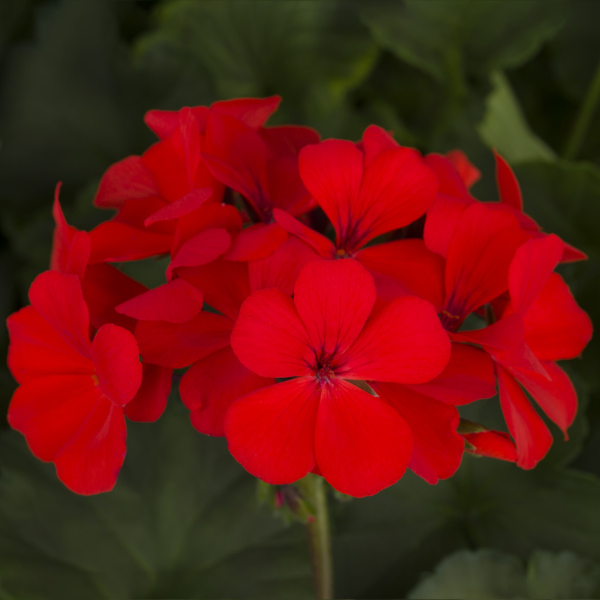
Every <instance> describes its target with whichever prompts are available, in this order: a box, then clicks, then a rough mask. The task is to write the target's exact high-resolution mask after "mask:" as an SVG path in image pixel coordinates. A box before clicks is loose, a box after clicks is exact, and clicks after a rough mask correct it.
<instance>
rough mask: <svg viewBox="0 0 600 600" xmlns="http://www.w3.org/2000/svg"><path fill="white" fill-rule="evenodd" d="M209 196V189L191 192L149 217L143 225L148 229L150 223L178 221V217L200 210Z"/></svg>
mask: <svg viewBox="0 0 600 600" xmlns="http://www.w3.org/2000/svg"><path fill="white" fill-rule="evenodd" d="M211 195H212V190H211V189H210V188H201V189H196V190H192V191H191V192H189V193H188V194H186V195H185V196H182V197H181V198H179V200H176V201H175V202H173V203H171V204H168V205H167V206H165V207H164V208H162V209H160V210H158V211H156V212H155V213H153V214H152V215H150V216H149V217H148V218H147V219H146V220H145V221H144V225H145V226H146V227H148V226H149V225H152V223H156V222H158V221H168V220H170V219H178V218H179V217H183V216H185V215H188V214H189V213H191V212H192V211H194V210H196V209H197V208H200V207H201V206H202V205H203V204H204V203H205V202H206V201H207V200H208V199H209V198H210V197H211Z"/></svg>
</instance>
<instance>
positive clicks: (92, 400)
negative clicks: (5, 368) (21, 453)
mask: <svg viewBox="0 0 600 600" xmlns="http://www.w3.org/2000/svg"><path fill="white" fill-rule="evenodd" d="M101 398H102V394H101V393H100V390H99V389H98V387H97V386H96V385H94V382H93V379H92V377H91V376H90V375H56V376H51V377H41V378H39V379H34V380H31V381H28V382H27V383H25V384H24V385H21V386H20V387H18V388H17V390H16V391H15V393H14V395H13V397H12V400H11V403H10V406H9V409H8V417H7V418H8V422H9V424H10V426H11V427H12V428H13V429H16V430H17V431H20V432H21V433H22V434H23V435H24V436H25V438H26V439H27V444H28V445H29V448H30V449H31V452H33V454H34V455H35V456H37V458H40V459H41V460H45V461H51V460H53V459H54V457H55V456H56V453H57V452H58V451H59V450H60V449H61V448H62V447H63V446H65V444H67V443H68V442H69V440H70V439H71V438H72V437H73V436H74V435H75V434H76V433H77V432H78V431H79V429H81V427H82V426H83V424H84V423H85V421H86V419H87V418H88V417H89V415H90V414H91V413H92V411H93V410H94V407H95V406H96V404H98V402H101V401H102V399H101Z"/></svg>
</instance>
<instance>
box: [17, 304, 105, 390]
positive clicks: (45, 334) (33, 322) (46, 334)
mask: <svg viewBox="0 0 600 600" xmlns="http://www.w3.org/2000/svg"><path fill="white" fill-rule="evenodd" d="M6 323H7V326H8V332H9V334H10V345H9V347H8V366H9V368H10V370H11V373H12V374H13V376H14V378H15V379H16V380H17V381H18V382H19V383H25V382H26V381H30V380H32V379H37V378H38V377H44V376H48V375H77V374H84V373H85V374H88V375H92V374H93V373H94V364H93V363H92V361H91V360H90V359H89V358H87V357H85V356H83V355H82V354H80V353H79V352H78V351H76V350H74V349H73V347H72V346H70V345H69V344H68V343H67V342H66V341H65V340H64V339H63V338H62V337H61V336H60V334H59V333H58V332H57V331H56V330H55V329H53V328H52V327H51V326H50V325H49V324H48V323H47V322H46V321H45V320H44V319H43V318H42V317H41V316H40V315H39V314H38V313H37V312H36V310H35V309H34V308H33V307H32V306H26V307H25V308H22V309H21V310H20V311H18V312H16V313H14V314H12V315H11V316H10V317H8V319H7V322H6Z"/></svg>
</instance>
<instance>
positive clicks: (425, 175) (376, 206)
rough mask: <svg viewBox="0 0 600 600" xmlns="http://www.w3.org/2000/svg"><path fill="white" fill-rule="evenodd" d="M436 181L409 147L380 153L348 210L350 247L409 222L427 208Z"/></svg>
mask: <svg viewBox="0 0 600 600" xmlns="http://www.w3.org/2000/svg"><path fill="white" fill-rule="evenodd" d="M437 187H438V184H437V180H436V178H435V175H434V174H433V172H432V171H431V170H430V169H429V168H428V167H427V166H426V165H425V162H424V161H423V159H422V158H421V156H420V155H419V154H418V153H417V152H415V151H414V150H412V149H410V148H396V149H393V150H386V151H385V152H382V153H381V154H380V155H379V156H378V157H377V158H376V159H375V160H374V161H373V162H372V163H371V164H370V165H369V167H368V168H366V170H365V173H364V177H363V181H362V185H361V187H360V193H359V196H358V199H357V201H356V203H355V205H354V206H352V205H351V206H350V209H351V210H352V213H351V214H352V221H353V222H352V226H353V227H354V231H353V232H348V239H349V240H350V239H351V240H352V247H353V248H354V249H358V248H359V247H362V246H364V245H365V244H366V243H367V242H368V241H369V240H372V239H373V238H375V237H377V236H378V235H381V234H383V233H387V232H388V231H392V230H394V229H399V228H400V227H404V226H405V225H408V224H409V223H412V222H413V221H415V220H416V219H418V218H419V217H420V216H422V215H423V214H424V213H425V211H426V210H427V209H428V208H429V206H430V205H431V203H432V202H433V200H434V198H435V194H436V191H437Z"/></svg>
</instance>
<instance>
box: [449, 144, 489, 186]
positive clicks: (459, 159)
mask: <svg viewBox="0 0 600 600" xmlns="http://www.w3.org/2000/svg"><path fill="white" fill-rule="evenodd" d="M446 158H447V159H449V160H450V162H451V163H452V164H453V165H454V168H455V169H456V170H457V171H458V174H459V175H460V178H461V179H462V180H463V181H464V182H465V185H466V186H467V187H468V188H470V187H471V186H472V185H473V184H474V183H475V182H476V181H479V179H480V178H481V172H480V171H479V169H478V168H477V167H475V166H474V165H473V164H471V162H470V161H469V159H468V158H467V155H466V154H465V153H464V152H462V150H451V151H450V152H447V153H446Z"/></svg>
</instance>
